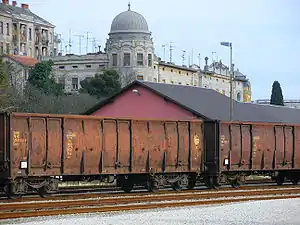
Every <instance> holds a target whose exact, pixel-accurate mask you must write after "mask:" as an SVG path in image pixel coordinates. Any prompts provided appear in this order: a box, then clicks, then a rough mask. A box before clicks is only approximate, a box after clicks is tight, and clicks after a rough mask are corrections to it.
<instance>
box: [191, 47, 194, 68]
mask: <svg viewBox="0 0 300 225" xmlns="http://www.w3.org/2000/svg"><path fill="white" fill-rule="evenodd" d="M193 64H194V49H193V48H192V64H191V65H193Z"/></svg>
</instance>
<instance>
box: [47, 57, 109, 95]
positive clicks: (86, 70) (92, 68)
mask: <svg viewBox="0 0 300 225" xmlns="http://www.w3.org/2000/svg"><path fill="white" fill-rule="evenodd" d="M49 59H51V60H52V61H53V64H54V68H53V69H54V72H55V76H56V80H57V82H58V83H60V84H62V85H63V86H64V87H65V92H68V93H72V92H77V91H78V90H79V89H80V88H81V86H80V82H81V81H82V80H84V79H85V78H87V77H94V76H95V74H96V73H101V71H102V70H103V69H105V68H107V67H108V63H109V61H108V57H107V54H105V53H102V52H98V53H90V54H87V55H73V54H68V55H65V56H56V57H43V60H49Z"/></svg>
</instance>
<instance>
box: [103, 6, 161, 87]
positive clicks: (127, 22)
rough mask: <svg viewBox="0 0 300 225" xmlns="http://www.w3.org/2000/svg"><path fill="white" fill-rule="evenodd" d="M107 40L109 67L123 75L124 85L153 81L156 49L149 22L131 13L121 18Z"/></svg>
mask: <svg viewBox="0 0 300 225" xmlns="http://www.w3.org/2000/svg"><path fill="white" fill-rule="evenodd" d="M108 36H109V38H108V39H107V41H106V48H105V52H106V53H107V54H108V58H109V67H110V68H113V69H115V70H117V71H119V73H120V74H121V81H122V84H123V85H125V84H127V83H130V82H131V81H133V80H135V79H143V80H148V81H153V78H154V73H155V70H154V69H153V59H154V47H153V41H152V37H151V32H150V31H149V29H148V24H147V21H146V19H145V18H144V17H143V16H142V15H141V14H139V13H137V12H134V11H132V10H131V9H130V4H129V5H128V10H127V11H125V12H122V13H120V14H119V15H117V16H116V17H115V18H114V19H113V21H112V24H111V29H110V32H109V34H108Z"/></svg>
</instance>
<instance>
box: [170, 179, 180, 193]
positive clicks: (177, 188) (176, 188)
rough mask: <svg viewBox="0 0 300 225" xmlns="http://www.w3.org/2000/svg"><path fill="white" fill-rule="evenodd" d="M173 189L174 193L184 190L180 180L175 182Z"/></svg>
mask: <svg viewBox="0 0 300 225" xmlns="http://www.w3.org/2000/svg"><path fill="white" fill-rule="evenodd" d="M172 189H173V190H174V191H181V190H182V185H181V182H180V181H179V180H178V181H175V182H174V183H173V184H172Z"/></svg>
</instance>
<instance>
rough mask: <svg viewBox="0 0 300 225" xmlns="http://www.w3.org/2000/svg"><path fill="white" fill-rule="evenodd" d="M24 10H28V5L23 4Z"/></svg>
mask: <svg viewBox="0 0 300 225" xmlns="http://www.w3.org/2000/svg"><path fill="white" fill-rule="evenodd" d="M21 7H22V9H28V7H29V6H28V4H21Z"/></svg>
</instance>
